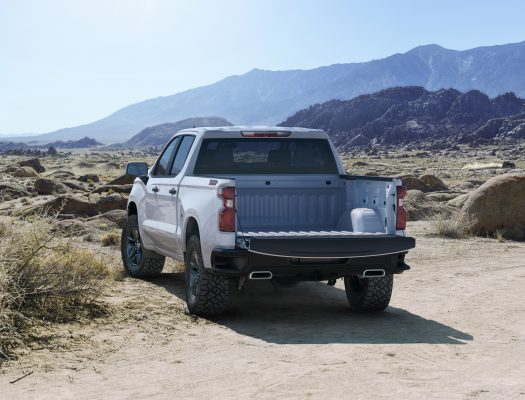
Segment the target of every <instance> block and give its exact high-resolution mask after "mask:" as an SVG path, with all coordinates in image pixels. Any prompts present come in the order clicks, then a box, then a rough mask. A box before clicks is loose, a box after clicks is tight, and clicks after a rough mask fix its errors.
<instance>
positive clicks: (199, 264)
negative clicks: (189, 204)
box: [185, 235, 230, 315]
mask: <svg viewBox="0 0 525 400" xmlns="http://www.w3.org/2000/svg"><path fill="white" fill-rule="evenodd" d="M185 264H186V270H185V280H186V304H187V305H188V311H189V312H190V313H191V314H197V315H214V314H220V313H222V312H223V311H224V310H225V309H226V306H227V305H228V298H229V294H230V293H229V292H230V291H229V282H228V279H227V278H223V277H222V276H219V275H216V274H214V273H213V272H210V271H207V270H206V269H205V268H204V263H203V261H202V252H201V242H200V238H199V236H198V235H193V236H191V237H190V238H189V239H188V243H187V245H186V257H185Z"/></svg>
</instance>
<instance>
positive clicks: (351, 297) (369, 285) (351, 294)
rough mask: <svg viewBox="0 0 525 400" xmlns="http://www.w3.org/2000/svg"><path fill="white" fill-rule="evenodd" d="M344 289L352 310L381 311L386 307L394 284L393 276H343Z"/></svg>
mask: <svg viewBox="0 0 525 400" xmlns="http://www.w3.org/2000/svg"><path fill="white" fill-rule="evenodd" d="M344 280H345V290H346V297H347V298H348V303H349V304H350V308H351V309H352V310H355V311H358V312H371V311H383V310H384V309H385V308H387V307H388V304H389V303H390V298H391V296H392V289H393V286H394V276H393V275H392V274H387V275H385V276H383V277H381V278H359V277H358V276H346V277H345V279H344Z"/></svg>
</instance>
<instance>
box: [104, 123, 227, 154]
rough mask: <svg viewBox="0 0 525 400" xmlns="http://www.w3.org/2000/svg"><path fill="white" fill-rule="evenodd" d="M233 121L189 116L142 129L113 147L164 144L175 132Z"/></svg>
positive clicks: (223, 124)
mask: <svg viewBox="0 0 525 400" xmlns="http://www.w3.org/2000/svg"><path fill="white" fill-rule="evenodd" d="M231 125H232V123H231V122H230V121H228V120H225V119H224V118H220V117H200V118H187V119H184V120H182V121H177V122H166V123H164V124H160V125H154V126H150V127H148V128H145V129H143V130H141V131H140V132H139V133H137V134H136V135H135V136H133V137H132V138H131V139H129V140H128V141H126V142H125V143H122V144H116V145H114V146H113V147H146V146H164V145H165V144H166V142H167V141H168V140H169V139H170V137H171V136H173V135H174V134H175V133H177V132H178V131H180V130H182V129H187V128H191V127H195V126H231Z"/></svg>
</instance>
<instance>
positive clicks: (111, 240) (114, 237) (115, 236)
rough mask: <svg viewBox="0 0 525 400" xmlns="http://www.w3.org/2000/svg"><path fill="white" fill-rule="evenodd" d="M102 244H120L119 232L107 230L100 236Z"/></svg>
mask: <svg viewBox="0 0 525 400" xmlns="http://www.w3.org/2000/svg"><path fill="white" fill-rule="evenodd" d="M101 241H102V246H117V245H119V244H120V232H108V233H106V234H104V236H102V239H101Z"/></svg>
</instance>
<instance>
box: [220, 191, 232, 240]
mask: <svg viewBox="0 0 525 400" xmlns="http://www.w3.org/2000/svg"><path fill="white" fill-rule="evenodd" d="M219 197H220V198H221V199H222V208H221V211H219V230H220V231H222V232H235V188H234V187H225V188H222V190H221V191H220V193H219Z"/></svg>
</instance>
